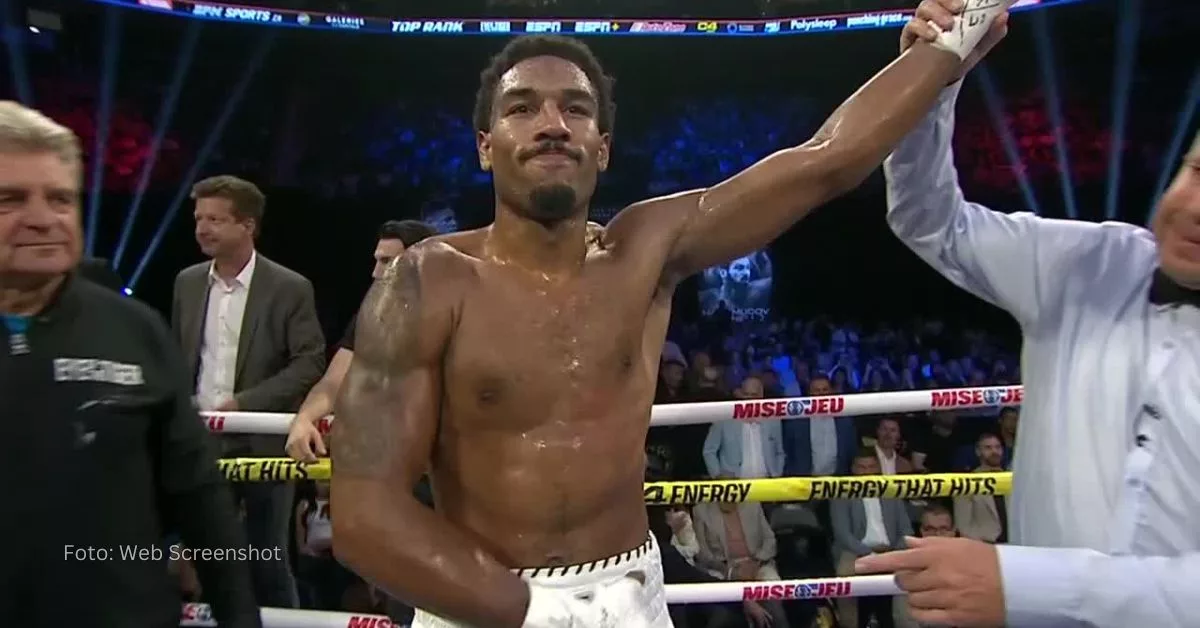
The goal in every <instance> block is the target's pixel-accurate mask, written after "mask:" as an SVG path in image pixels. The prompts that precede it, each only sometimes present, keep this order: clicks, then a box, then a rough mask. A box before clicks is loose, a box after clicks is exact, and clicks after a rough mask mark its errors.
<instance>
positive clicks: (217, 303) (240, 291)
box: [196, 253, 258, 410]
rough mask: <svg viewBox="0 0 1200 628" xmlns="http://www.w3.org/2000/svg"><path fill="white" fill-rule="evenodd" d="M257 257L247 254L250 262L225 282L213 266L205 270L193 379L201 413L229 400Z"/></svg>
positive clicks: (254, 254) (255, 254)
mask: <svg viewBox="0 0 1200 628" xmlns="http://www.w3.org/2000/svg"><path fill="white" fill-rule="evenodd" d="M257 257H258V255H257V253H251V255H250V261H249V262H246V265H245V266H243V267H242V270H241V271H240V272H238V274H237V276H236V277H234V278H233V280H232V281H228V282H227V281H225V280H224V279H221V278H220V277H219V276H218V275H217V272H216V264H212V265H210V266H209V268H208V303H207V305H206V306H205V312H204V335H203V336H202V337H201V339H200V375H199V377H197V378H196V403H197V404H198V405H199V406H200V409H201V410H213V409H215V408H216V407H217V406H219V405H221V404H222V403H225V402H226V401H229V400H230V399H232V398H233V393H234V390H233V385H234V377H235V375H236V369H237V351H238V341H239V340H240V339H241V335H242V318H243V317H244V316H245V313H246V297H247V296H248V295H249V294H250V281H251V280H252V279H253V277H254V265H255V261H256V258H257Z"/></svg>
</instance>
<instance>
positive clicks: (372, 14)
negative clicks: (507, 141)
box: [0, 0, 1200, 628]
mask: <svg viewBox="0 0 1200 628" xmlns="http://www.w3.org/2000/svg"><path fill="white" fill-rule="evenodd" d="M2 4H3V8H4V12H3V15H2V16H0V17H2V18H3V19H4V21H5V28H4V31H3V32H4V44H5V62H4V63H3V64H2V65H0V71H2V72H4V73H5V74H6V76H5V77H4V78H3V80H0V89H2V90H4V91H3V94H0V95H2V96H3V97H5V98H9V99H13V100H18V101H21V102H23V103H25V104H28V105H31V106H33V107H36V108H38V109H40V110H42V111H44V112H46V113H47V114H49V115H50V116H51V117H53V118H54V119H56V120H58V121H59V122H61V123H64V124H66V125H67V126H69V127H71V128H72V129H74V130H75V131H76V133H78V135H79V136H80V138H81V139H82V142H83V146H84V148H85V151H86V153H87V154H86V168H87V172H86V182H85V186H86V190H87V197H86V199H85V202H84V214H83V220H84V224H85V225H86V228H87V250H88V254H89V255H91V256H94V257H97V258H104V259H105V260H107V262H108V263H110V264H111V265H112V267H113V268H114V269H115V270H116V271H117V272H118V274H119V275H120V277H121V278H122V281H123V282H124V285H125V290H126V293H127V294H129V295H131V298H136V299H141V300H143V301H145V302H146V303H148V304H150V305H151V306H153V307H155V308H156V309H158V310H160V311H161V312H163V313H164V315H169V314H170V307H171V293H172V286H173V282H174V278H175V276H176V274H177V273H178V272H179V271H180V270H181V269H183V268H184V267H185V266H187V265H189V264H192V263H194V262H197V261H200V260H201V259H203V256H202V255H201V253H200V251H199V249H198V247H197V244H196V241H195V237H194V234H193V221H192V201H191V200H190V199H189V198H188V193H189V190H190V188H191V185H192V184H193V183H194V182H195V181H197V180H199V179H201V178H204V177H208V176H212V175H218V174H231V175H236V176H238V177H242V178H245V179H248V180H250V181H253V182H255V183H256V184H258V185H259V186H260V187H261V188H262V189H263V191H264V192H265V193H266V195H267V209H266V216H265V219H264V223H263V225H262V233H261V237H260V240H259V243H258V250H259V251H261V252H262V253H263V254H264V255H266V256H268V257H270V258H272V259H274V260H275V261H277V262H280V263H282V264H284V265H285V266H288V267H290V268H291V269H293V270H295V271H297V272H299V273H301V274H303V275H304V276H306V277H308V278H309V279H310V280H311V281H312V283H313V285H314V287H315V290H316V301H317V308H318V313H319V316H320V320H321V324H322V327H323V329H324V331H325V336H326V338H327V339H328V340H329V341H330V342H332V341H334V340H336V339H337V338H339V337H340V336H341V333H342V330H343V329H344V327H345V325H346V324H347V322H348V321H349V319H350V317H351V315H352V314H353V313H354V312H355V311H356V309H357V307H358V305H359V303H360V302H361V300H362V297H363V295H364V293H365V292H366V290H367V288H368V287H369V284H370V276H369V275H370V271H371V268H372V263H373V262H372V258H371V254H372V250H373V247H374V244H375V237H376V232H377V229H378V227H379V225H380V224H381V223H382V222H384V221H386V220H392V219H423V220H426V221H429V222H431V223H434V224H435V225H436V226H437V227H438V228H439V229H441V230H455V229H466V228H475V227H479V226H483V225H486V224H487V223H488V222H489V221H490V220H491V218H492V204H493V199H492V189H491V181H490V176H489V175H487V174H485V173H483V172H481V171H480V169H479V165H478V161H477V159H476V153H475V135H474V131H473V129H472V126H471V122H470V115H471V109H472V104H473V100H474V93H475V90H476V88H477V86H478V81H479V72H480V70H481V69H482V68H483V67H484V66H485V64H486V63H487V61H488V59H489V57H490V56H491V55H492V54H494V53H495V52H497V51H498V50H499V49H500V48H501V47H502V46H503V45H504V43H505V41H506V39H507V37H508V36H510V35H513V34H518V33H526V32H552V33H560V34H564V35H572V34H574V35H579V36H580V37H583V38H584V39H585V41H586V42H587V43H588V44H589V45H590V46H591V47H592V48H593V50H594V51H595V52H596V54H597V55H598V56H599V58H600V60H601V61H602V62H603V63H604V64H605V66H606V68H607V69H608V71H609V72H610V73H611V74H613V75H615V76H616V78H617V83H616V94H615V95H616V101H617V104H618V108H617V123H616V126H615V133H614V158H613V167H612V168H611V169H610V171H609V172H608V173H607V174H605V175H603V176H602V179H601V183H600V188H599V191H598V193H597V197H596V199H595V202H594V205H593V216H592V219H593V220H595V221H597V222H600V223H604V222H606V221H607V220H608V219H610V218H611V217H612V216H613V215H614V214H615V212H617V211H619V210H620V209H621V208H622V207H624V206H625V205H627V204H629V203H631V202H634V201H637V200H641V199H644V198H647V197H649V196H651V195H658V194H665V193H670V192H674V191H679V190H683V189H688V188H691V187H698V186H705V185H709V184H712V183H715V182H717V181H719V180H721V179H723V178H725V177H727V176H730V175H732V174H734V173H735V172H737V171H738V170H740V169H742V168H744V167H746V166H748V165H750V164H751V163H753V162H754V161H756V160H758V159H759V158H762V157H764V156H766V155H768V154H769V153H771V152H773V151H775V150H777V149H780V148H784V147H787V146H790V145H794V144H797V143H800V142H802V141H804V140H805V139H807V138H808V137H809V135H810V134H811V133H812V132H813V131H814V130H815V129H816V128H817V127H818V126H819V124H820V123H821V122H822V121H823V119H824V118H825V116H827V115H828V114H829V113H830V112H831V111H832V110H833V109H834V107H835V106H836V105H837V104H839V103H840V102H841V101H842V100H843V99H844V98H846V97H847V96H848V95H850V94H851V93H852V92H853V91H854V90H855V89H856V88H857V87H858V86H859V85H860V84H861V83H862V82H863V81H864V80H866V79H867V78H868V77H869V76H870V75H871V74H873V73H874V72H876V71H877V70H878V69H879V68H881V67H883V65H884V64H886V63H888V62H889V61H890V60H891V59H893V58H894V57H895V56H896V53H897V46H898V38H899V34H900V28H901V26H902V25H903V24H904V22H905V21H906V20H907V19H908V17H909V16H910V15H911V12H912V9H913V8H914V6H915V4H916V0H901V1H897V0H755V1H753V2H752V1H750V0H686V1H685V0H436V1H434V0H419V1H408V2H393V1H384V0H259V4H258V5H254V6H250V5H244V6H233V5H224V4H217V3H210V2H203V3H201V2H193V1H191V0H25V1H22V0H4V1H3V2H2ZM1197 24H1200V2H1192V1H1182V2H1181V1H1179V0H1041V1H1040V2H1039V1H1037V0H1022V2H1020V3H1019V4H1018V7H1017V8H1016V9H1014V14H1013V18H1012V21H1011V32H1010V34H1009V36H1008V38H1007V39H1006V40H1005V41H1004V42H1003V43H1001V44H1000V45H999V46H998V47H997V49H995V50H994V51H993V52H992V54H991V55H990V56H989V58H988V59H987V60H986V61H985V62H984V63H983V64H981V66H980V67H979V68H977V69H976V70H974V71H972V72H971V73H970V75H969V76H968V78H967V79H966V85H965V87H964V89H963V91H962V96H961V97H960V99H959V104H958V108H957V111H958V123H957V129H956V136H955V140H954V147H955V157H956V162H957V166H958V170H959V174H960V184H961V186H962V187H963V189H964V190H965V192H966V195H967V197H968V199H971V200H974V201H976V202H979V203H983V204H985V205H987V206H989V207H991V208H994V209H997V210H1001V211H1033V212H1036V213H1038V214H1040V215H1042V216H1050V217H1061V218H1070V219H1078V220H1088V221H1103V220H1117V221H1124V222H1129V223H1135V224H1146V223H1147V222H1148V220H1149V218H1150V216H1151V215H1152V213H1153V208H1154V205H1155V201H1156V199H1157V197H1158V196H1159V195H1160V194H1161V192H1162V191H1163V190H1164V188H1165V187H1166V184H1167V182H1168V180H1169V178H1170V177H1171V176H1172V175H1173V174H1174V172H1175V171H1176V170H1177V169H1178V167H1179V165H1180V158H1181V156H1182V153H1183V152H1184V150H1185V149H1186V147H1187V146H1188V144H1189V143H1190V141H1191V138H1192V137H1193V135H1194V134H1195V132H1196V126H1197V119H1196V118H1197V116H1196V109H1197V105H1198V104H1200V59H1198V56H1197V55H1196V54H1195V51H1196V50H1197V35H1200V31H1198V30H1197V28H1196V26H1197ZM884 214H885V197H884V185H883V178H882V175H881V174H880V173H879V172H876V173H875V174H874V175H872V177H871V178H870V179H869V180H868V182H867V183H866V184H864V185H863V186H862V187H861V188H860V189H858V190H856V191H855V192H853V193H852V194H850V195H848V196H846V197H844V198H842V199H840V200H837V201H834V202H832V203H830V204H829V205H828V206H826V207H823V208H821V209H820V210H818V211H817V212H815V213H814V214H813V215H812V216H810V217H809V218H807V219H806V220H804V221H802V222H801V223H800V224H799V225H797V226H796V227H795V228H793V229H792V230H791V231H789V232H788V233H786V234H785V235H784V236H783V237H781V238H779V239H778V240H777V241H776V242H775V243H774V244H773V245H771V246H770V248H769V249H768V250H764V251H760V252H758V253H756V254H754V255H751V256H748V257H746V258H742V259H740V260H736V261H734V262H732V263H731V264H729V265H727V266H724V267H719V268H713V269H709V270H708V271H706V272H704V273H702V274H700V275H698V276H696V277H694V278H692V279H690V280H689V281H688V282H687V283H686V284H685V285H684V286H683V288H682V289H681V290H679V292H678V294H677V297H676V303H675V310H674V315H673V320H672V326H671V331H670V334H669V336H670V339H671V340H672V341H673V343H675V344H674V345H672V348H673V349H675V348H677V347H681V348H682V351H681V352H680V353H681V354H685V355H681V356H680V357H681V358H682V361H683V362H689V361H691V359H692V358H693V357H694V354H693V353H692V352H693V351H696V350H699V349H704V350H706V351H708V353H709V354H711V358H712V360H713V362H714V363H715V364H716V365H717V366H718V367H720V369H721V372H722V374H723V375H722V382H721V386H720V387H719V388H720V390H723V391H726V392H723V393H720V394H721V395H722V396H720V397H719V398H722V399H727V398H729V397H728V395H729V394H730V393H728V390H730V389H732V388H734V387H736V386H737V385H738V383H739V381H740V378H741V377H742V376H743V375H745V374H747V373H751V372H754V371H756V370H759V369H764V368H773V369H775V370H777V371H785V372H787V373H788V376H787V377H783V378H782V379H783V380H785V381H781V382H780V384H779V386H780V387H781V388H780V390H781V391H782V392H784V393H787V394H788V396H796V395H797V394H799V393H801V392H803V390H802V389H803V385H804V383H805V382H806V381H808V379H809V377H810V376H809V373H816V372H822V373H830V374H837V373H840V375H837V376H836V377H835V378H834V379H835V387H836V388H837V390H838V392H855V391H859V390H861V391H867V390H892V389H903V388H918V389H919V388H950V387H956V386H967V385H972V386H980V385H1007V384H1015V383H1018V382H1019V372H1018V364H1017V362H1018V360H1017V356H1018V353H1019V348H1020V347H1019V341H1020V338H1019V330H1018V329H1017V327H1016V325H1015V323H1014V322H1013V321H1012V320H1011V319H1010V318H1009V317H1008V315H1007V314H1005V313H1004V312H1001V311H1000V310H998V309H995V308H993V307H992V306H990V305H988V304H986V303H983V302H981V301H980V300H978V299H976V298H974V297H972V296H970V295H967V294H966V293H965V292H962V291H960V290H959V289H957V288H955V287H954V286H952V285H951V284H950V283H949V282H948V281H946V280H945V279H943V278H941V277H940V276H938V275H937V274H936V273H935V272H934V271H932V270H931V269H929V268H928V267H927V266H926V265H925V264H923V263H922V262H921V261H920V260H918V259H917V257H916V256H915V255H913V254H912V253H910V252H909V251H908V250H907V249H906V248H904V247H903V246H902V245H901V243H900V242H899V241H898V240H897V239H896V238H895V237H894V236H893V235H892V234H891V233H890V231H889V230H888V227H887V225H886V223H885V220H884ZM730 294H732V295H735V297H729V296H728V295H730ZM722 295H725V296H722ZM722 298H726V299H734V301H735V302H732V303H731V305H732V307H733V311H732V312H728V313H722V312H719V311H717V303H718V302H719V301H720V300H721V299H722ZM666 358H667V356H664V359H666ZM689 377H691V374H689ZM769 392H770V391H768V393H769ZM710 399H711V398H710ZM672 400H674V399H670V398H663V397H661V396H660V399H659V402H660V403H661V402H666V401H672ZM683 400H692V399H683ZM705 400H709V399H705ZM992 416H994V413H993V415H992ZM858 429H859V430H860V431H861V432H862V434H863V435H866V436H868V437H871V436H873V435H874V427H873V424H871V425H868V424H866V423H860V424H859V426H858ZM915 431H916V430H914V432H915ZM916 438H917V436H916V435H913V434H909V433H907V428H906V433H905V434H904V440H906V441H907V440H915V439H916ZM700 439H701V440H702V439H703V434H701V437H700ZM652 440H653V435H652ZM680 443H683V444H680ZM688 447H690V448H692V449H693V450H698V449H699V448H700V444H699V442H690V441H686V439H685V440H684V441H680V440H678V439H672V438H664V439H662V442H660V443H658V444H654V443H652V447H651V448H652V449H653V450H654V451H655V452H657V453H661V454H662V456H663V457H665V458H673V459H674V461H675V465H676V468H677V469H678V468H682V467H685V466H686V464H685V462H684V461H685V460H686V459H688V458H690V457H695V456H698V455H699V454H698V453H697V451H688V452H685V453H679V450H680V449H683V448H688ZM280 455H282V452H281V454H280ZM947 470H955V471H957V470H960V469H957V468H956V469H947ZM298 542H300V541H299V540H298ZM780 544H781V548H782V547H783V546H784V544H785V539H784V538H782V537H781V540H780ZM788 547H790V548H791V549H790V550H786V551H785V550H784V549H781V550H780V559H779V562H780V572H781V573H782V575H783V577H785V578H787V577H799V576H804V575H828V568H821V567H813V566H812V565H814V564H817V563H811V562H808V561H807V559H805V558H804V557H803V556H805V555H806V554H805V551H804V550H798V549H795V547H796V546H795V545H794V544H793V545H789V546H788ZM300 579H301V581H302V582H301V586H302V587H307V588H309V589H311V588H312V587H322V586H339V587H341V588H340V589H338V591H340V592H343V593H344V595H343V596H342V597H341V598H340V600H339V602H338V604H337V606H338V607H339V608H340V609H341V610H354V611H356V612H370V611H380V610H381V609H382V606H381V604H382V602H381V601H380V597H379V596H378V595H376V594H375V592H374V591H372V590H371V589H370V588H369V587H365V586H359V587H356V586H355V585H346V584H345V583H342V584H337V583H336V582H335V581H336V578H331V579H329V581H328V582H325V581H322V582H324V584H320V583H317V584H314V583H313V582H308V581H304V578H303V577H301V578H300ZM330 583H333V584H330ZM199 595H201V596H202V593H201V594H199ZM323 597H324V596H322V595H317V594H312V593H311V592H310V594H309V595H308V596H306V595H304V594H303V593H302V595H301V596H300V598H301V603H302V605H307V607H309V608H316V607H318V606H319V604H317V603H315V602H313V601H312V600H315V599H318V598H321V599H323ZM794 606H795V608H792V607H791V606H789V608H788V610H787V614H788V616H789V617H790V619H791V622H792V625H802V626H805V627H806V628H807V626H808V625H813V622H814V621H816V622H820V621H830V619H829V615H828V614H826V615H821V614H820V613H817V612H816V611H815V608H814V607H811V606H809V605H807V603H804V604H801V603H796V604H795V605H794ZM329 610H335V609H332V608H331V609H329ZM814 618H815V619H814ZM735 619H737V620H739V621H740V620H741V619H742V616H741V614H740V613H738V614H737V616H736V617H735ZM362 625H364V626H365V625H367V624H362ZM381 625H382V624H381ZM695 625H703V624H695ZM826 625H828V624H826Z"/></svg>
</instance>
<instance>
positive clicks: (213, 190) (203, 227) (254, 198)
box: [171, 176, 325, 608]
mask: <svg viewBox="0 0 1200 628" xmlns="http://www.w3.org/2000/svg"><path fill="white" fill-rule="evenodd" d="M192 198H193V199H194V200H195V201H196V208H195V213H194V215H195V220H196V241H197V242H198V243H199V245H200V249H201V251H203V252H204V254H205V255H207V256H208V257H209V258H210V261H208V262H202V263H200V264H196V265H194V266H190V267H188V268H186V269H184V270H183V271H182V272H180V273H179V275H178V276H177V277H176V278H175V294H174V299H173V303H172V308H171V322H172V327H173V328H174V330H175V334H176V336H177V337H178V340H179V343H180V345H181V346H182V347H183V352H184V357H185V358H186V359H187V360H188V364H189V367H190V368H191V375H192V377H193V379H194V384H195V393H196V395H195V401H196V405H197V406H198V407H199V408H200V410H203V411H226V412H232V411H261V412H294V411H295V410H296V408H297V407H298V406H299V405H300V402H301V400H302V399H303V398H304V394H305V393H306V392H308V389H309V388H310V387H312V385H313V384H314V383H316V381H317V380H318V379H320V377H321V373H322V372H323V371H324V369H325V337H324V335H323V334H322V332H321V326H320V323H319V322H318V321H317V312H316V304H315V302H314V298H313V289H312V284H311V283H309V281H308V280H307V279H305V278H304V277H302V276H300V275H299V274H297V273H295V272H293V271H291V270H288V269H287V268H284V267H283V266H280V265H279V264H276V263H275V262H273V261H271V260H269V259H267V258H266V257H264V256H262V255H260V254H258V253H257V252H256V251H255V250H254V241H255V237H256V236H257V234H258V229H259V225H260V224H261V223H262V216H263V210H264V205H265V197H264V196H263V194H262V192H260V191H259V189H258V187H257V186H255V185H254V184H253V183H250V182H249V181H243V180H241V179H238V178H236V177H230V176H219V177H213V178H210V179H205V180H203V181H200V182H199V183H197V184H196V185H195V187H194V188H193V189H192ZM284 442H285V437H284V436H283V435H277V436H276V435H249V434H243V435H225V436H224V437H223V438H222V449H223V454H224V455H225V456H227V457H231V456H281V455H283V453H284ZM291 489H292V486H291V485H289V484H264V483H241V484H235V485H234V490H235V493H236V494H237V495H238V498H239V499H240V500H241V501H242V503H243V505H244V507H245V511H246V532H247V536H248V537H249V540H250V545H251V546H256V547H261V548H272V549H274V548H280V550H281V551H280V552H279V554H278V556H279V560H270V561H260V562H258V563H256V564H255V565H254V586H255V593H256V595H257V597H258V602H259V604H262V605H264V606H277V607H286V608H294V607H295V606H296V590H295V583H294V581H293V579H292V576H291V570H290V568H289V566H288V559H287V547H288V538H289V535H288V532H289V525H288V523H289V518H290V514H291V506H292V490H291Z"/></svg>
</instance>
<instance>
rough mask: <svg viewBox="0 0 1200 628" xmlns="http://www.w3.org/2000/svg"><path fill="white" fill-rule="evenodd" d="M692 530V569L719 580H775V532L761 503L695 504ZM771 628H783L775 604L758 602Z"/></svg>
mask: <svg viewBox="0 0 1200 628" xmlns="http://www.w3.org/2000/svg"><path fill="white" fill-rule="evenodd" d="M692 529H693V530H694V532H695V535H696V544H697V546H698V551H697V553H696V556H695V561H696V566H697V567H700V568H701V569H704V570H706V571H708V572H709V573H710V574H712V575H713V576H714V577H717V578H720V579H721V580H738V581H743V582H745V581H751V580H779V579H780V577H779V570H778V569H776V568H775V550H776V543H775V532H774V531H773V530H771V524H770V523H768V522H767V517H766V515H765V514H764V513H763V509H762V505H761V504H731V503H724V502H723V503H719V504H712V503H709V504H696V505H695V507H693V508H692ZM761 604H762V606H763V608H765V609H766V610H767V612H768V613H770V614H771V618H772V620H773V621H772V625H773V626H774V627H775V628H787V625H788V620H787V613H785V612H784V610H783V604H782V603H780V602H779V601H770V602H761Z"/></svg>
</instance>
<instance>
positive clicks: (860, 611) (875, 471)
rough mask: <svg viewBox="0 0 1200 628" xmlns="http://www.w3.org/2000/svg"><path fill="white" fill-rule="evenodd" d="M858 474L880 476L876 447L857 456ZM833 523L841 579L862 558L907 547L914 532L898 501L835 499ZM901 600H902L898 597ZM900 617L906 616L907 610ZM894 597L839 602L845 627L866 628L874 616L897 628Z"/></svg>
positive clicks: (831, 505) (855, 469) (831, 508)
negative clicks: (907, 542) (906, 542)
mask: <svg viewBox="0 0 1200 628" xmlns="http://www.w3.org/2000/svg"><path fill="white" fill-rule="evenodd" d="M853 473H854V475H880V473H881V469H880V465H879V457H878V455H877V454H876V451H875V448H874V447H863V448H862V449H860V450H859V451H858V453H857V454H856V455H855V456H854V464H853ZM829 516H830V519H831V520H832V523H833V544H834V547H833V554H834V556H836V557H837V573H838V575H839V576H852V575H854V561H855V560H856V559H857V558H858V557H860V556H868V555H870V554H873V553H882V552H887V551H890V550H893V549H901V548H902V547H904V537H906V536H910V535H911V534H912V533H913V530H912V521H911V520H910V519H909V517H908V511H907V509H906V508H905V506H904V502H903V501H901V500H898V499H878V498H874V497H872V498H867V499H835V500H832V501H830V502H829ZM896 599H897V600H900V598H896ZM897 606H898V608H897V609H896V614H897V615H898V616H901V617H903V616H904V615H905V613H904V610H903V608H901V607H899V606H900V605H899V604H898V605H897ZM892 613H893V610H892V598H890V597H864V598H858V599H857V604H856V600H855V599H853V598H844V599H841V600H838V615H839V616H840V620H841V625H843V626H858V627H859V628H863V627H865V626H867V625H868V624H869V623H870V621H871V616H872V615H874V616H875V619H876V621H878V622H879V626H880V627H881V628H891V627H892V626H895V625H896V622H895V621H894V618H893V616H892Z"/></svg>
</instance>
